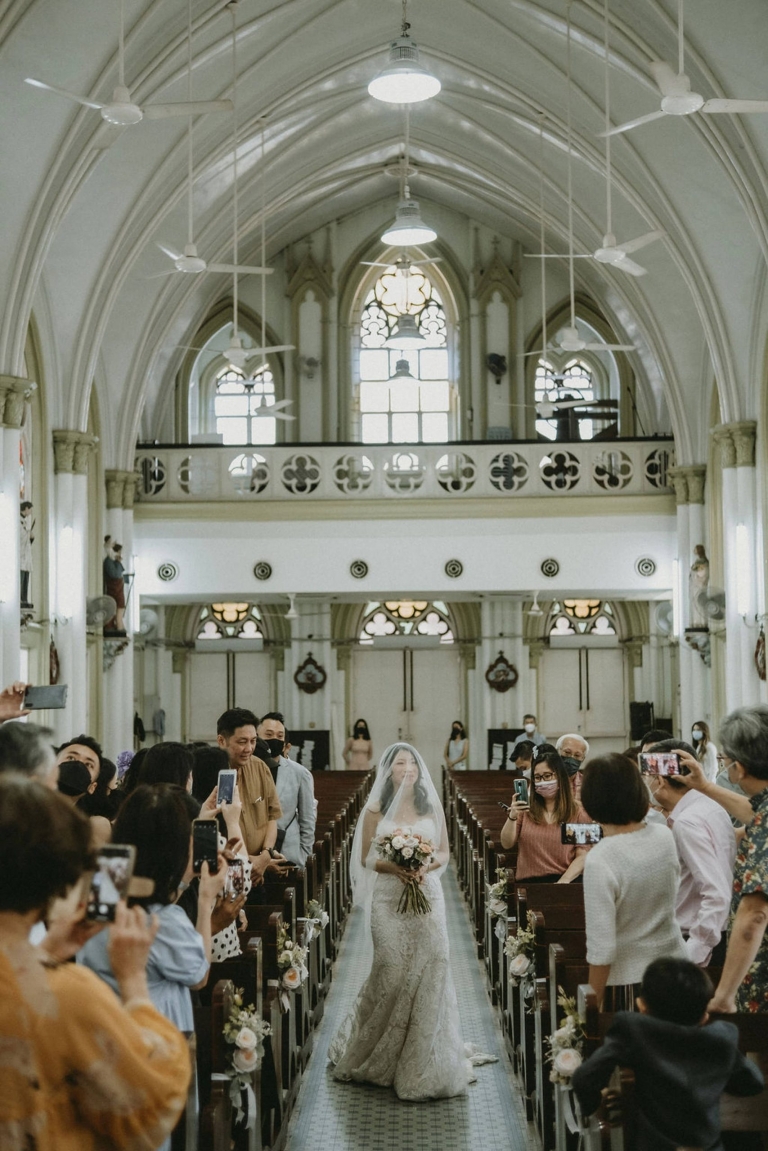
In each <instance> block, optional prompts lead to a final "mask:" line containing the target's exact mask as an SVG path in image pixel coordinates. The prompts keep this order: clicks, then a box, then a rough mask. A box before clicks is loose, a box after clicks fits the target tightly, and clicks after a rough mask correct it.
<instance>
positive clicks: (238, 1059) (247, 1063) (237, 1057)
mask: <svg viewBox="0 0 768 1151" xmlns="http://www.w3.org/2000/svg"><path fill="white" fill-rule="evenodd" d="M232 1063H233V1066H234V1068H235V1071H240V1072H241V1073H242V1074H246V1075H247V1073H248V1072H249V1071H255V1070H256V1068H257V1067H258V1066H259V1056H258V1052H257V1051H256V1050H255V1048H254V1049H250V1048H245V1049H243V1048H240V1047H238V1048H237V1050H236V1051H235V1053H234V1055H233V1056H232Z"/></svg>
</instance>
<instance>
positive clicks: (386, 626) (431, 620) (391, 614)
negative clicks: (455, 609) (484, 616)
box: [358, 599, 454, 644]
mask: <svg viewBox="0 0 768 1151" xmlns="http://www.w3.org/2000/svg"><path fill="white" fill-rule="evenodd" d="M397 635H410V636H438V637H439V639H440V643H453V642H454V637H453V630H452V625H451V620H450V616H449V614H448V608H447V606H446V605H445V604H444V603H442V601H440V600H434V601H432V602H431V603H430V602H429V601H428V600H410V599H407V600H387V601H386V602H385V603H369V604H368V605H367V606H366V609H365V614H364V615H363V622H362V625H361V628H360V635H359V637H358V638H359V642H360V643H364V644H371V643H373V642H374V640H375V639H376V637H377V636H380V637H386V636H397Z"/></svg>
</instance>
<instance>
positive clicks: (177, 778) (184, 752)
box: [139, 740, 194, 789]
mask: <svg viewBox="0 0 768 1151" xmlns="http://www.w3.org/2000/svg"><path fill="white" fill-rule="evenodd" d="M193 765H194V758H193V755H192V752H191V751H190V750H189V748H187V747H185V746H184V744H183V743H174V742H172V741H170V740H169V741H168V743H156V744H155V745H154V747H150V748H149V749H148V751H147V755H146V758H145V760H144V762H143V763H142V765H141V770H140V771H139V783H150V784H156V783H175V784H176V786H177V787H183V788H185V789H186V786H187V784H188V782H189V777H190V775H191V774H192V767H193Z"/></svg>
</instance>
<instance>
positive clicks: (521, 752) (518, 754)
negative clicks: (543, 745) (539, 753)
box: [510, 739, 536, 763]
mask: <svg viewBox="0 0 768 1151" xmlns="http://www.w3.org/2000/svg"><path fill="white" fill-rule="evenodd" d="M535 746H536V744H535V743H534V742H533V740H531V739H521V740H520V741H519V743H516V744H515V746H514V747H513V748H512V753H511V755H510V759H511V760H512V761H513V763H515V762H517V760H518V759H533V749H534V747H535Z"/></svg>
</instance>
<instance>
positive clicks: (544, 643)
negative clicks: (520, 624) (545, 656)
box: [523, 636, 549, 670]
mask: <svg viewBox="0 0 768 1151" xmlns="http://www.w3.org/2000/svg"><path fill="white" fill-rule="evenodd" d="M523 643H524V644H525V645H526V646H527V648H528V667H530V668H532V669H533V670H535V669H536V668H537V667H538V666H539V660H540V659H541V656H542V653H543V652H544V650H545V648H547V647H549V637H548V636H542V637H540V638H536V639H524V640H523Z"/></svg>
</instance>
